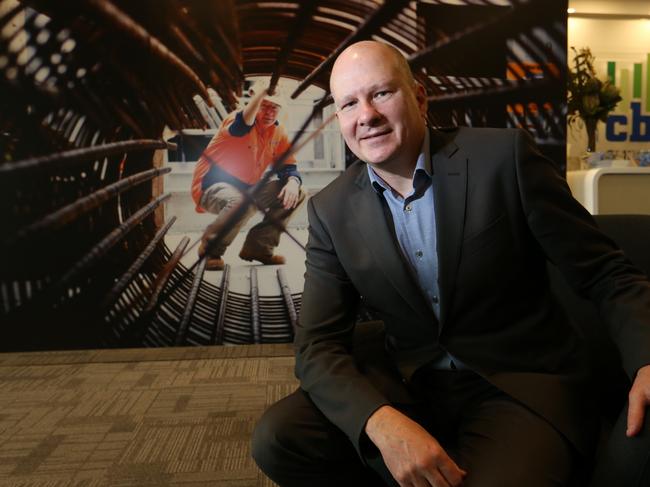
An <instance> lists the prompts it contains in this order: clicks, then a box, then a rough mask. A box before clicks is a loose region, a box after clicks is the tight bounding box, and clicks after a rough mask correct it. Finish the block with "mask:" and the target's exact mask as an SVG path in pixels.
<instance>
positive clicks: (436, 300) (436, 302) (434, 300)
mask: <svg viewBox="0 0 650 487" xmlns="http://www.w3.org/2000/svg"><path fill="white" fill-rule="evenodd" d="M431 301H433V302H434V303H435V304H438V301H440V299H438V296H434V297H432V298H431Z"/></svg>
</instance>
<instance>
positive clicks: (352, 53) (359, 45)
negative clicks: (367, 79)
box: [330, 41, 415, 91]
mask: <svg viewBox="0 0 650 487" xmlns="http://www.w3.org/2000/svg"><path fill="white" fill-rule="evenodd" d="M362 58H371V59H372V58H381V59H383V60H384V61H387V63H388V64H390V65H391V66H392V68H393V69H394V70H395V73H398V74H399V75H400V76H403V79H404V80H405V81H408V82H410V83H415V78H414V77H413V71H411V66H409V63H408V62H407V61H406V58H405V57H404V56H403V55H402V53H401V52H399V51H398V50H397V49H396V48H394V47H393V46H391V45H389V44H384V43H382V42H377V41H359V42H355V43H354V44H351V45H350V46H348V47H346V48H345V49H344V50H343V52H342V53H341V54H339V56H338V57H337V58H336V61H335V62H334V66H332V73H331V75H330V91H331V90H332V80H334V79H336V76H337V75H339V74H340V73H341V72H344V71H346V70H347V68H348V66H349V65H350V63H357V62H358V61H359V60H360V59H362Z"/></svg>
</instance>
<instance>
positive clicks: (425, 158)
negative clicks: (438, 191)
mask: <svg viewBox="0 0 650 487" xmlns="http://www.w3.org/2000/svg"><path fill="white" fill-rule="evenodd" d="M366 167H367V169H368V177H369V178H370V183H371V184H372V187H373V188H374V190H375V191H377V192H378V193H380V194H381V193H383V192H384V191H385V190H387V189H390V190H391V191H392V188H391V187H390V186H389V185H388V183H387V182H386V181H384V180H383V179H382V178H381V176H379V174H377V173H376V172H375V170H374V169H373V168H372V165H371V164H368V163H366ZM421 173H423V174H422V175H423V176H425V177H426V178H427V179H429V180H430V179H431V174H432V170H431V154H429V127H426V129H425V131H424V140H423V141H422V147H421V148H420V154H419V155H418V159H417V161H416V163H415V170H414V171H413V178H412V181H413V188H415V187H416V185H417V184H416V177H417V176H418V175H419V174H421ZM418 179H421V177H419V178H418Z"/></svg>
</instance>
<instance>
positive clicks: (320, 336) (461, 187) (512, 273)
mask: <svg viewBox="0 0 650 487" xmlns="http://www.w3.org/2000/svg"><path fill="white" fill-rule="evenodd" d="M330 87H331V91H332V95H333V97H334V101H335V103H336V106H337V115H338V120H339V123H340V127H341V132H342V134H343V136H344V138H345V140H346V142H347V144H348V146H349V147H350V149H351V150H352V151H353V152H354V153H355V154H356V155H357V156H358V157H359V159H361V161H363V162H359V163H357V164H355V165H353V166H352V167H350V168H349V169H348V170H347V171H346V173H345V174H343V175H342V176H341V177H340V178H338V179H337V180H336V181H334V182H333V183H332V184H330V185H329V186H328V187H327V188H325V189H323V190H322V191H321V192H320V193H319V194H318V195H316V196H315V197H314V198H312V199H311V200H310V202H309V222H310V234H309V244H308V249H307V263H306V265H307V271H306V274H305V289H304V293H303V302H302V312H301V317H300V324H299V328H298V330H297V333H296V340H295V345H296V374H297V376H298V378H299V379H300V381H301V388H300V389H299V390H298V391H296V392H295V393H293V394H291V395H290V396H288V397H287V398H285V399H283V400H282V401H280V402H279V403H277V404H275V405H274V406H272V407H271V408H270V409H269V410H268V411H267V412H266V413H265V415H264V416H263V418H262V419H261V421H260V422H259V423H258V425H257V428H256V430H255V434H254V438H253V456H254V458H255V459H256V461H257V462H258V464H259V465H260V467H261V468H262V469H263V470H264V471H265V472H266V473H267V475H269V476H270V477H271V478H272V479H273V480H275V481H276V482H277V483H279V484H280V485H283V486H284V485H287V486H289V485H296V486H298V485H304V486H315V485H323V486H325V485H327V486H332V485H380V484H381V483H382V480H379V479H383V482H384V483H385V484H387V485H397V484H399V485H401V486H434V487H440V486H458V485H464V486H482V487H491V486H494V487H522V486H525V487H537V486H539V487H545V486H566V485H571V482H573V480H572V479H574V478H575V474H576V465H577V464H579V462H580V459H581V458H584V457H585V456H588V455H589V454H590V452H591V447H592V445H593V443H594V437H593V432H594V427H593V424H594V423H593V418H592V417H590V415H589V414H588V412H589V411H590V410H593V408H591V407H588V405H587V404H586V402H587V401H588V400H589V397H590V396H589V390H588V388H587V387H586V381H585V380H584V379H585V378H584V376H583V370H582V367H581V363H580V360H579V359H578V350H579V342H578V339H577V337H576V334H575V331H574V330H573V328H572V327H571V326H570V324H569V322H568V318H567V317H566V316H565V314H564V313H563V311H562V309H561V308H560V306H559V304H558V303H557V301H556V299H554V297H553V294H552V292H551V289H549V284H548V280H547V277H546V271H545V265H546V261H547V259H548V260H551V261H552V262H554V263H555V264H556V265H557V266H558V267H559V268H560V270H561V271H562V272H563V274H564V276H565V278H566V279H567V281H568V282H569V283H570V284H571V285H572V287H573V288H574V289H575V290H576V291H577V292H578V293H579V294H581V295H583V296H586V297H589V298H590V299H591V300H593V301H594V302H596V303H597V305H598V307H599V309H600V312H601V315H602V316H603V318H604V320H605V321H606V322H607V323H608V324H609V325H610V328H611V331H612V336H613V338H614V340H615V341H616V342H617V344H618V345H619V347H620V349H621V350H622V352H623V353H622V357H623V365H624V366H625V368H626V371H627V372H628V374H629V375H630V377H631V378H632V379H633V380H634V383H633V386H632V389H631V392H630V402H629V414H628V429H627V435H628V436H634V435H636V434H637V433H638V432H639V431H640V430H641V428H642V425H643V418H644V414H645V408H646V406H647V405H648V404H650V366H648V364H650V284H649V283H648V282H647V280H645V278H644V276H643V274H642V273H641V272H639V271H638V270H636V269H635V268H634V267H632V266H631V265H630V263H629V262H628V261H627V260H626V259H625V257H624V256H623V254H622V253H621V252H620V250H618V249H617V248H616V246H615V245H614V243H613V242H612V241H610V240H609V239H608V238H607V237H605V236H604V235H602V234H601V233H600V232H599V231H598V229H597V228H596V227H595V224H594V223H593V221H592V219H591V218H590V216H589V214H588V213H587V212H586V211H585V210H584V209H583V208H582V207H581V206H580V205H579V204H578V203H576V202H575V201H574V200H573V198H572V197H571V195H570V192H569V190H568V188H567V186H566V183H565V182H564V180H563V179H562V178H561V177H560V175H559V174H558V173H557V171H556V169H555V167H554V165H553V164H552V163H551V162H550V161H548V160H547V159H545V158H544V157H543V156H542V155H541V154H540V153H539V152H538V151H537V149H536V148H535V146H534V144H533V143H532V141H531V139H530V138H529V137H528V136H527V134H526V133H525V132H523V131H520V130H504V129H467V128H460V129H456V130H453V131H447V132H444V131H437V130H430V129H428V128H427V127H426V123H425V113H426V96H425V92H424V89H423V88H422V86H420V85H419V84H418V83H416V82H415V81H414V79H413V77H412V74H411V72H410V70H409V68H408V65H407V63H406V61H405V60H404V58H403V57H402V56H401V55H400V54H399V52H398V51H396V50H395V49H393V48H391V47H389V46H386V45H384V44H380V43H377V42H370V41H364V42H360V43H357V44H354V45H352V46H350V47H349V48H347V49H346V50H345V51H344V52H343V53H342V54H341V55H340V56H339V58H338V59H337V61H336V63H335V65H334V67H333V69H332V75H331V78H330ZM360 301H362V302H363V303H364V305H365V306H366V307H367V308H369V309H371V310H372V311H373V312H374V313H375V314H376V315H377V316H378V317H379V318H380V319H381V320H382V321H383V323H384V326H385V347H383V349H381V348H380V349H379V350H375V351H374V353H372V351H370V353H369V351H368V350H363V347H364V346H365V344H364V343H355V341H354V329H355V317H356V311H357V308H358V305H359V302H360ZM369 356H371V357H373V358H370V359H369V358H368V357H369ZM361 357H363V358H361ZM375 474H376V476H375V477H374V480H373V475H375ZM373 482H376V483H373Z"/></svg>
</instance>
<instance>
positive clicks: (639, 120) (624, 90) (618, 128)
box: [605, 54, 650, 142]
mask: <svg viewBox="0 0 650 487" xmlns="http://www.w3.org/2000/svg"><path fill="white" fill-rule="evenodd" d="M645 64H646V65H645V72H646V76H645V78H646V79H645V95H646V97H645V111H646V112H650V54H647V59H646V63H645ZM619 71H620V82H619V83H618V84H617V86H619V88H620V89H621V96H622V97H623V100H622V101H621V102H620V104H619V107H620V109H617V110H616V111H617V112H619V113H615V114H612V115H609V116H608V117H607V122H606V127H605V138H606V139H607V140H608V141H610V142H627V141H630V142H650V114H648V113H642V102H641V94H642V91H643V90H642V82H643V74H642V73H643V64H642V63H634V70H633V72H632V73H630V70H629V69H625V68H621V69H620V70H619ZM607 74H608V76H609V78H610V79H611V80H612V82H615V81H616V63H615V62H613V61H610V62H608V63H607ZM630 74H632V76H630ZM630 78H631V79H630ZM630 95H631V96H630ZM623 107H625V108H623ZM627 107H629V110H627ZM621 112H623V113H621ZM626 112H627V113H626ZM630 112H631V113H630Z"/></svg>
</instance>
